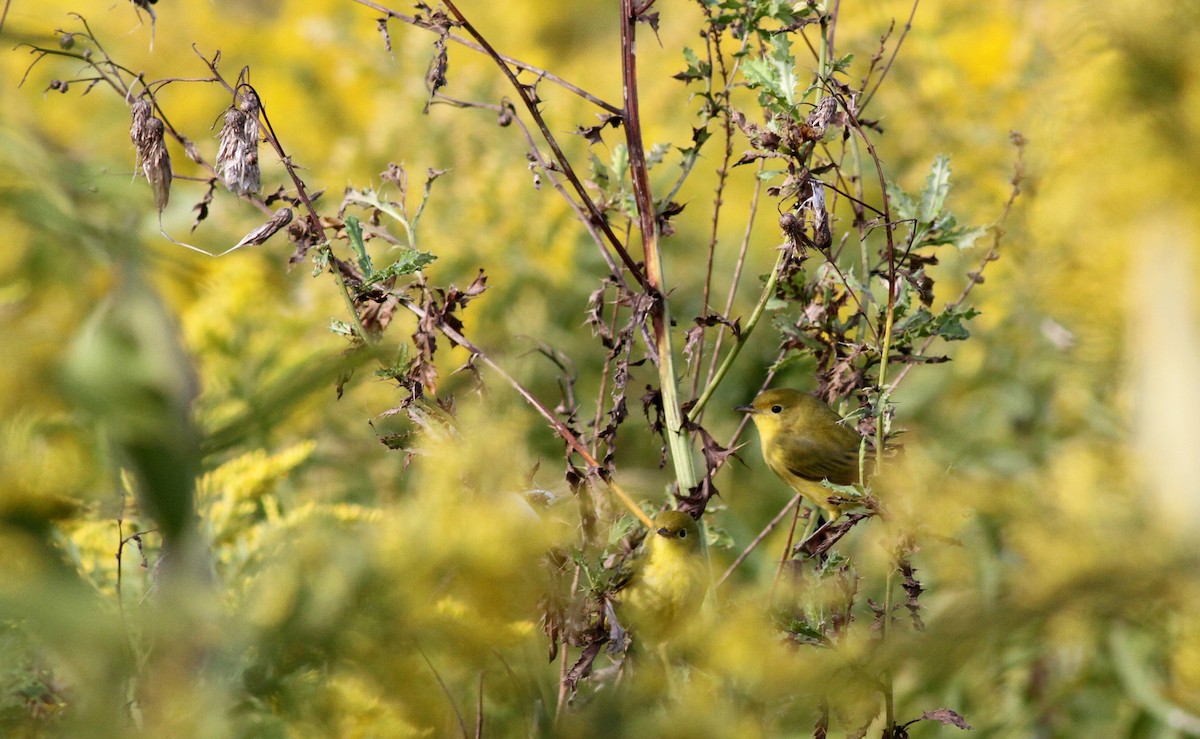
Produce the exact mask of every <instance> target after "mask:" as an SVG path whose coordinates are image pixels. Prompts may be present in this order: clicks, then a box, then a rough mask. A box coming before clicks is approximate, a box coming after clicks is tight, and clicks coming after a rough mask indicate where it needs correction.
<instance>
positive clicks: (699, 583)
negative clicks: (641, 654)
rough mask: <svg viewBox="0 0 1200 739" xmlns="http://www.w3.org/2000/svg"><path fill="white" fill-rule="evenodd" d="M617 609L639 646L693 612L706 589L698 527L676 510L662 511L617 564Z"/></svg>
mask: <svg viewBox="0 0 1200 739" xmlns="http://www.w3.org/2000/svg"><path fill="white" fill-rule="evenodd" d="M618 577H619V578H621V580H620V581H619V584H618V585H617V588H618V592H617V594H616V600H617V608H618V610H619V612H620V614H621V616H622V619H623V620H625V621H627V622H628V624H627V625H628V626H630V627H631V629H632V630H633V632H634V634H635V635H636V636H638V637H639V638H640V639H641V640H643V642H644V643H645V642H649V643H661V642H663V641H666V640H667V639H668V638H670V636H671V634H673V633H674V632H675V631H676V630H677V629H678V628H679V627H681V626H683V625H684V624H685V623H686V620H687V619H688V617H690V616H692V615H693V614H695V613H696V612H697V611H698V610H699V608H700V604H701V603H703V602H704V595H705V593H706V592H707V590H708V563H707V562H706V561H705V558H704V553H703V550H702V549H701V547H700V527H699V526H697V525H696V521H695V519H693V518H692V517H691V516H689V515H688V514H686V513H683V512H681V511H663V512H662V513H659V514H658V515H657V516H655V517H654V526H653V528H652V529H651V530H650V532H649V533H647V534H646V538H645V540H643V541H642V546H641V549H639V550H638V552H637V553H636V554H635V555H634V556H633V557H632V558H631V559H630V560H629V561H627V562H626V564H625V565H624V566H623V571H622V573H621V575H619V576H618Z"/></svg>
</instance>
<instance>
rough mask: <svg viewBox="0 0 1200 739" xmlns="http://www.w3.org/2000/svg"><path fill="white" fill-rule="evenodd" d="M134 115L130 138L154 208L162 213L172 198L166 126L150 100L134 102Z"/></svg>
mask: <svg viewBox="0 0 1200 739" xmlns="http://www.w3.org/2000/svg"><path fill="white" fill-rule="evenodd" d="M130 113H131V115H132V119H133V120H132V123H131V124H130V126H129V138H130V139H132V140H133V146H134V148H135V149H136V150H137V158H138V161H139V162H141V164H142V173H143V174H144V175H145V176H146V179H147V180H148V181H149V182H150V189H151V191H153V193H154V205H155V206H156V207H157V208H158V210H159V212H160V213H161V212H162V209H163V208H165V207H167V201H168V200H169V199H170V198H171V155H170V154H168V153H167V144H166V142H165V141H164V140H163V134H164V133H165V131H166V127H165V126H164V125H163V122H162V121H160V120H159V119H158V118H155V117H154V108H153V106H151V105H150V103H149V102H148V101H146V100H136V101H134V103H133V104H132V105H131V106H130Z"/></svg>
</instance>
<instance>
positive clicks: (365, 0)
mask: <svg viewBox="0 0 1200 739" xmlns="http://www.w3.org/2000/svg"><path fill="white" fill-rule="evenodd" d="M353 2H356V3H358V4H359V5H363V6H365V7H368V8H371V9H372V10H377V11H379V12H380V13H383V14H384V15H386V16H387V17H389V18H395V19H396V20H398V21H401V22H402V23H407V24H408V25H410V26H414V27H416V28H422V29H425V30H426V31H434V32H438V29H437V28H434V27H433V26H432V25H430V24H429V23H426V22H424V21H422V20H421V19H420V18H416V17H414V16H411V15H405V14H404V13H398V12H396V11H394V10H391V9H390V8H386V7H384V6H382V5H380V4H379V3H375V2H371V0H353ZM446 38H448V39H449V40H451V41H453V42H454V43H456V44H459V45H461V46H465V47H467V48H468V49H471V50H473V51H478V52H479V53H481V54H488V50H487V49H485V48H484V47H483V46H481V45H479V44H477V43H475V42H474V41H471V40H470V39H465V38H463V37H462V36H455V35H454V34H452V33H451V34H447V36H446ZM499 56H500V58H501V59H502V60H503V61H504V62H505V63H506V64H511V65H512V66H514V67H517V68H518V69H523V70H525V71H526V72H531V73H532V74H534V75H536V76H537V77H538V79H545V80H549V81H550V82H553V83H554V84H556V85H558V86H559V87H561V88H563V89H564V90H566V91H568V92H571V93H573V94H575V95H578V96H579V97H581V98H583V99H584V100H586V101H588V102H589V103H591V104H592V105H595V106H596V107H598V108H603V109H604V110H606V111H608V112H609V113H612V114H613V115H620V114H621V109H620V108H618V107H617V106H615V105H613V104H612V103H609V102H607V101H605V100H601V99H600V98H598V97H596V96H595V95H593V94H591V93H590V92H588V91H587V90H584V89H583V88H581V87H579V86H577V85H573V84H571V83H570V82H567V81H566V80H564V79H563V78H561V77H559V76H557V75H555V74H554V73H552V72H549V71H547V70H545V69H542V68H541V67H535V66H534V65H532V64H529V63H527V62H523V61H521V60H520V59H517V58H515V57H511V56H508V55H506V54H500V55H499Z"/></svg>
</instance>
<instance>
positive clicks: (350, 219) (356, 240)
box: [345, 216, 375, 275]
mask: <svg viewBox="0 0 1200 739" xmlns="http://www.w3.org/2000/svg"><path fill="white" fill-rule="evenodd" d="M345 222H346V237H347V238H349V239H350V248H352V249H354V255H355V257H357V258H358V267H359V269H361V270H362V272H363V274H364V275H369V274H371V273H372V272H374V271H375V267H373V266H372V265H371V257H369V256H368V255H367V246H366V244H364V243H363V237H362V226H361V225H360V224H359V222H358V217H357V216H346V221H345Z"/></svg>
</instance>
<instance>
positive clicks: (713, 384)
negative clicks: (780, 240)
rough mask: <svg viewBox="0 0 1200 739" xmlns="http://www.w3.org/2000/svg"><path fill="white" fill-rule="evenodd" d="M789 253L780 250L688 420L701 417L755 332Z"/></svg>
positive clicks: (691, 420)
mask: <svg viewBox="0 0 1200 739" xmlns="http://www.w3.org/2000/svg"><path fill="white" fill-rule="evenodd" d="M786 257H787V255H786V253H785V252H783V251H780V252H779V256H778V257H776V259H775V266H774V267H772V268H771V274H770V275H769V276H768V277H767V283H766V284H765V285H763V291H762V294H761V295H760V296H759V297H758V303H757V304H755V306H754V310H752V311H751V312H750V318H749V319H747V320H746V325H745V327H743V328H742V332H741V334H739V335H738V337H737V341H736V342H734V344H733V346H731V347H729V353H728V354H726V355H725V359H724V360H723V361H722V362H721V366H720V367H718V368H717V371H716V373H714V374H713V377H712V380H710V381H709V383H708V385H707V386H705V388H704V392H703V393H701V395H700V397H699V398H697V399H696V404H695V405H693V406H692V409H691V410H690V411H689V412H688V421H689V422H695V420H696V419H698V418H699V417H700V413H701V412H702V411H703V410H704V406H706V405H708V401H709V400H711V399H712V396H713V392H715V391H716V389H717V386H718V385H720V384H721V380H723V379H725V375H726V374H728V373H729V368H730V367H732V366H733V362H734V360H736V359H737V356H738V354H740V353H741V352H742V347H744V346H745V345H746V342H747V341H748V340H749V339H750V334H752V333H754V327H755V326H757V325H758V321H759V319H761V318H762V315H763V313H764V312H765V311H766V308H767V303H768V302H769V301H770V300H771V296H773V295H774V294H775V286H776V285H777V284H778V283H779V270H781V269H782V268H783V263H784V260H785V259H786Z"/></svg>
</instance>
